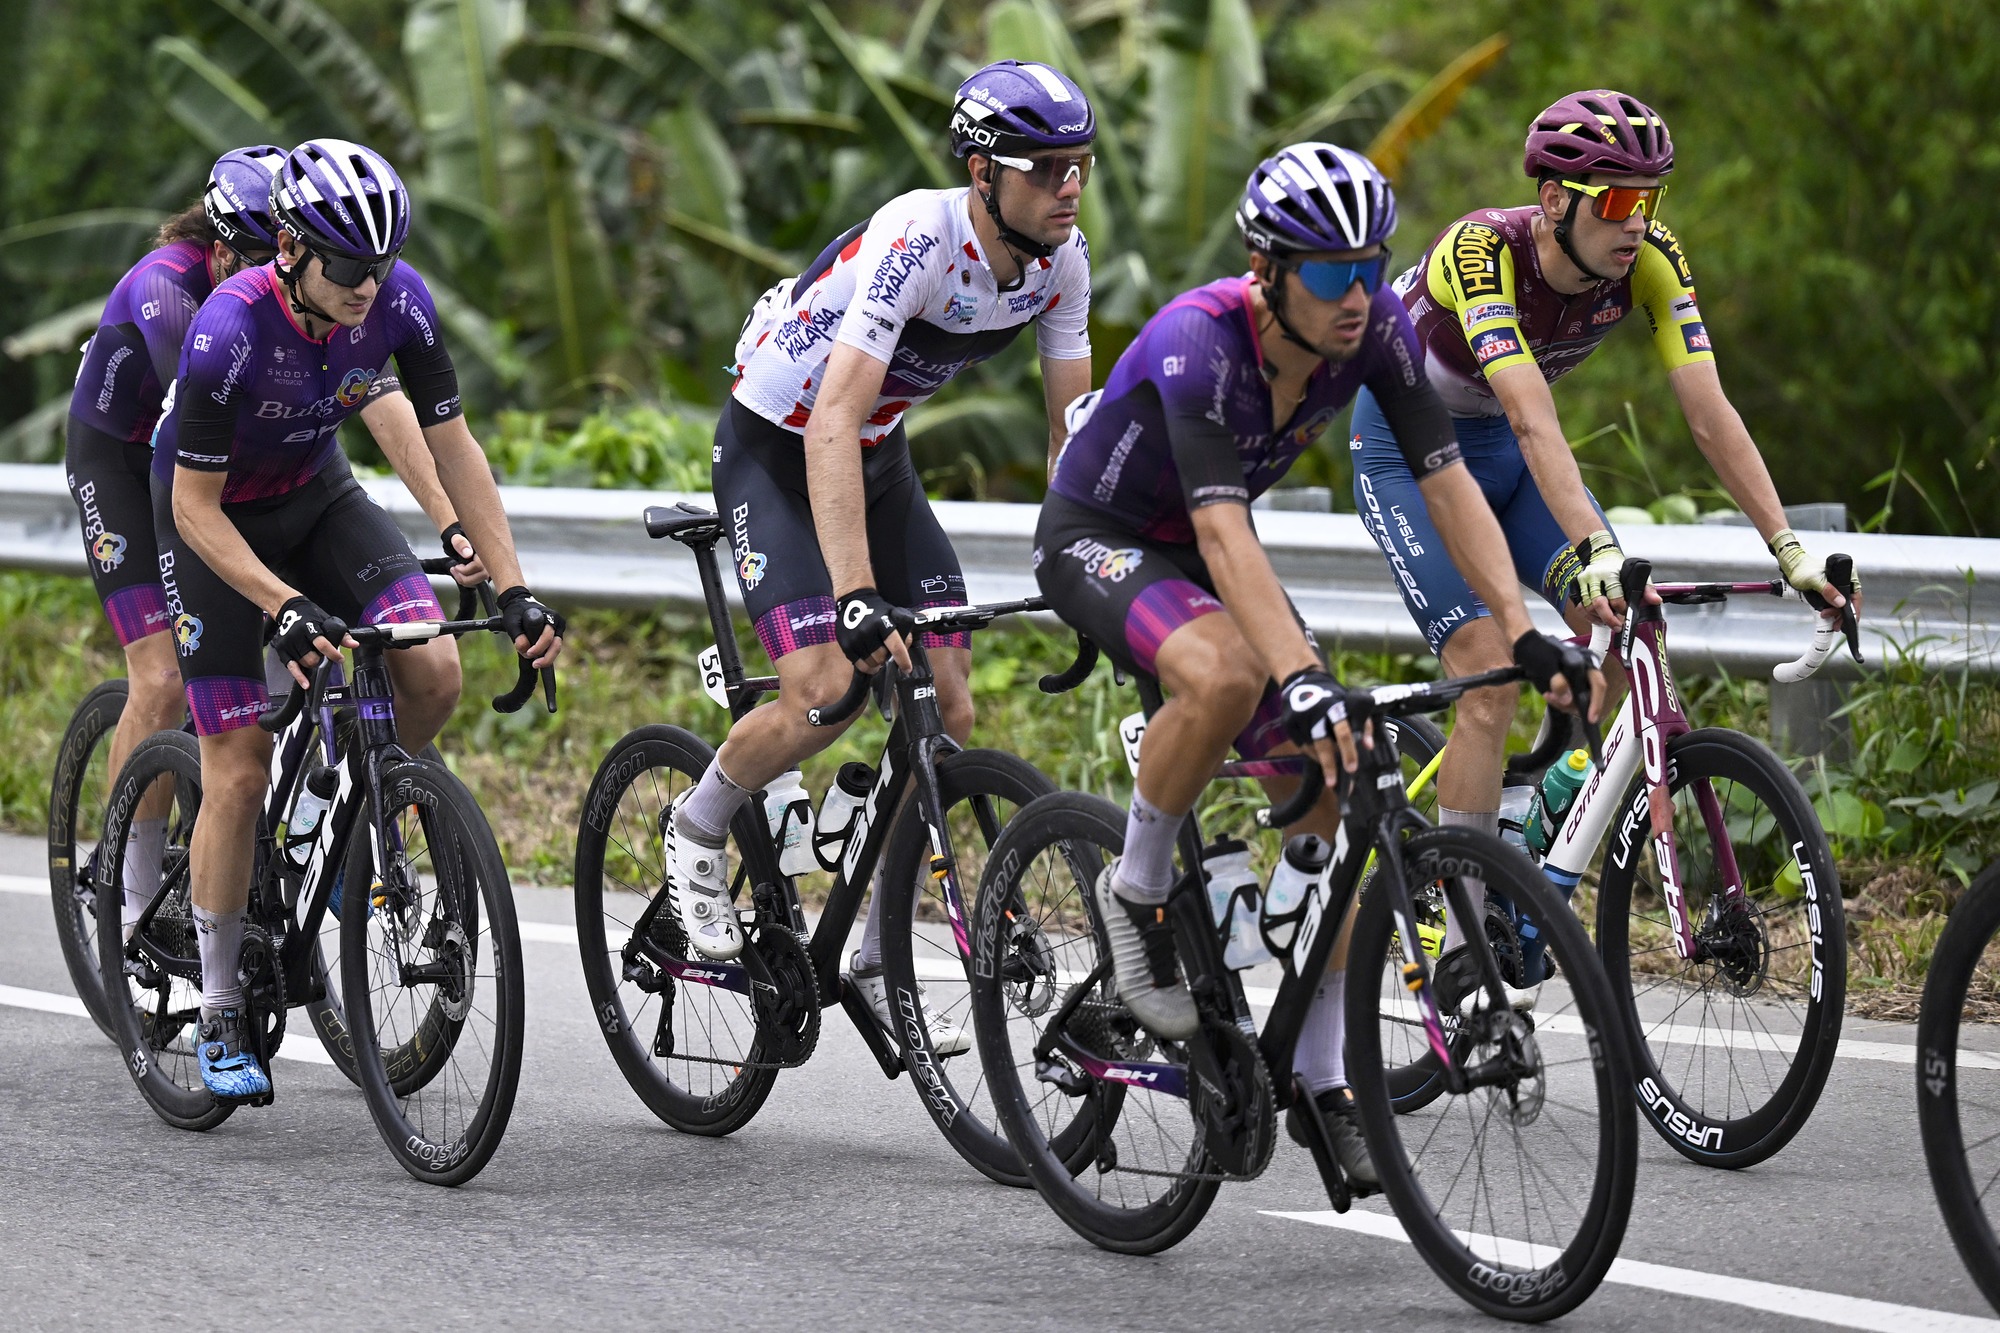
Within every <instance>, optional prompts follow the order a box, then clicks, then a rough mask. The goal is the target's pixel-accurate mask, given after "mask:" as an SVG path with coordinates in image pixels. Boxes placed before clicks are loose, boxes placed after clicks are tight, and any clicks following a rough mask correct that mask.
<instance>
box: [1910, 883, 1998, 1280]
mask: <svg viewBox="0 0 2000 1333" xmlns="http://www.w3.org/2000/svg"><path fill="white" fill-rule="evenodd" d="M1996 936H2000V861H1996V862H1994V863H1993V864H1991V865H1989V866H1987V867H1986V868H1985V869H1984V870H1982V871H1980V872H1979V874H1978V875H1977V876H1975V877H1974V879H1973V881H1972V885H1971V887H1970V888H1968V889H1967V890H1966V891H1965V894H1964V896H1963V897H1961V898H1960V899H1959V900H1958V905H1957V906H1956V907H1954V908H1953V909H1952V912H1951V919H1950V920H1949V921H1947V922H1946V923H1945V928H1944V934H1943V936H1942V937H1940V938H1939V940H1938V943H1937V951H1936V952H1935V953H1934V954H1932V955H1931V967H1930V975H1929V976H1928V977H1927V978H1926V979H1925V981H1924V998H1923V1007H1922V1009H1921V1010H1920V1011H1919V1013H1918V1016H1917V1052H1918V1064H1917V1122H1918V1125H1919V1126H1920V1128H1921V1129H1922V1132H1923V1141H1924V1163H1925V1165H1926V1166H1927V1167H1928V1168H1929V1169H1930V1177H1931V1190H1932V1192H1933V1193H1934V1194H1936V1195H1937V1201H1938V1210H1939V1211H1940V1212H1942V1213H1943V1214H1944V1224H1945V1230H1947V1231H1948V1232H1950V1233H1951V1240H1952V1244H1954V1245H1955V1246H1957V1247H1958V1255H1959V1258H1960V1259H1962V1260H1964V1261H1965V1268H1966V1271H1967V1272H1968V1273H1970V1274H1971V1275H1972V1280H1973V1282H1974V1283H1976V1284H1977V1285H1978V1287H1979V1290H1980V1292H1981V1294H1983V1295H1984V1296H1985V1297H1986V1299H1987V1301H1988V1302H1990V1303H1991V1304H1992V1306H1993V1308H1994V1309H1995V1310H2000V1238H1996V1236H1995V1234H1994V1227H1993V1218H1992V1216H1991V1215H1989V1213H1988V1212H1987V1205H1986V1203H1985V1202H1984V1198H1983V1195H1984V1194H1985V1193H1986V1192H1987V1191H1990V1190H1991V1189H1992V1181H1993V1175H1994V1170H2000V1161H1995V1160H1994V1158H1995V1156H1996V1154H1995V1152H1994V1149H1993V1144H1994V1142H1995V1137H1994V1136H1995V1132H1996V1131H2000V1113H1996V1111H1995V1102H1996V1100H2000V1099H1995V1098H1994V1092H1995V1088H1994V1087H1992V1086H1985V1087H1982V1088H1980V1092H1981V1093H1982V1094H1983V1095H1984V1097H1985V1098H1986V1101H1985V1104H1984V1106H1983V1107H1981V1109H1983V1110H1985V1111H1986V1112H1987V1113H1988V1116H1989V1119H1988V1120H1987V1122H1986V1123H1984V1124H1982V1125H1980V1126H1978V1127H1977V1138H1975V1139H1974V1143H1975V1145H1983V1147H1984V1149H1985V1152H1986V1160H1984V1161H1982V1163H1981V1165H1980V1167H1979V1169H1978V1171H1977V1172H1976V1173H1975V1171H1974V1169H1973V1165H1972V1158H1971V1152H1970V1151H1969V1150H1968V1148H1967V1146H1966V1132H1965V1125H1964V1123H1963V1110H1964V1105H1965V1102H1966V1101H1967V1100H1969V1099H1966V1098H1962V1097H1961V1089H1962V1084H1961V1081H1960V1078H1959V1075H1960V1072H1961V1062H1960V1060H1959V1042H1960V1040H1961V1036H1962V1031H1961V1029H1962V1026H1963V1024H1964V1021H1965V1003H1966V997H1967V994H1968V992H1969V991H1970V989H1971V987H1972V985H1973V983H1974V979H1975V976H1976V975H1977V974H1978V973H1980V972H1982V971H1984V972H1985V973H1987V974H1988V981H1989V983H1990V981H1991V978H1992V975H1993V974H1994V973H1995V972H1996V971H2000V957H1996V958H1995V959H1994V960H1993V961H1988V962H1984V966H1983V967H1982V961H1983V960H1984V959H1985V957H1986V952H1987V950H1988V949H1989V948H1990V947H1991V946H1992V945H1993V942H1994V939H1995V937H1996ZM1987 1068H1989V1069H1990V1068H1991V1066H1990V1065H1989V1066H1987ZM1985 1077H1986V1080H1988V1081H1989V1082H1990V1081H1991V1080H1994V1079H1995V1078H2000V1076H1996V1075H1993V1074H1990V1073H1989V1074H1987V1075H1986V1076H1985ZM1976 1104H1977V1103H1975V1105H1976ZM1989 1168H1992V1169H1989ZM1977 1176H1985V1177H1986V1178H1987V1179H1986V1184H1985V1186H1984V1187H1983V1188H1982V1186H1981V1185H1980V1183H1979V1181H1978V1179H1977V1178H1976V1177H1977Z"/></svg>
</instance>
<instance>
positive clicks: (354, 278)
mask: <svg viewBox="0 0 2000 1333" xmlns="http://www.w3.org/2000/svg"><path fill="white" fill-rule="evenodd" d="M306 253H307V255H308V256H311V255H319V271H320V272H321V273H324V274H325V275H326V280H327V281H328V282H330V283H332V284H333V285H334V286H336V287H359V286H360V285H361V284H362V283H364V282H366V281H368V279H370V278H373V279H375V281H376V282H378V283H379V282H386V281H388V278H389V274H390V273H391V272H393V271H394V270H395V267H396V256H395V255H393V254H388V255H383V256H382V257H381V258H380V259H356V258H354V257H353V256H352V255H322V254H320V253H319V251H317V250H308V251H307V252H306Z"/></svg>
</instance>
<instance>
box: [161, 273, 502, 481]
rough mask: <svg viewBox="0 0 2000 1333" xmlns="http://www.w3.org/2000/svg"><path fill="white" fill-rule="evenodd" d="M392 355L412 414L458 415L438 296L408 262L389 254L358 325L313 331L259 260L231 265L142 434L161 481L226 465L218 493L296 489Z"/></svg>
mask: <svg viewBox="0 0 2000 1333" xmlns="http://www.w3.org/2000/svg"><path fill="white" fill-rule="evenodd" d="M392 356H393V357H395V358H396V362H397V365H398V368H399V369H400V371H401V379H402V384H403V389H404V392H406V393H407V394H408V395H409V397H410V401H411V404H412V406H414V407H415V408H416V411H417V420H418V421H419V422H421V423H422V424H423V425H425V426H434V425H437V424H438V423H439V422H441V421H447V420H450V419H451V418H452V417H455V416H458V415H459V414H460V412H461V411H462V409H461V407H460V404H459V398H458V385H457V378H456V376H455V375H454V374H453V372H452V369H451V359H450V356H449V354H448V353H447V352H446V351H445V347H444V338H443V333H442V331H441V330H440V328H439V324H438V316H437V307H436V306H435V305H434V304H432V301H431V294H430V291H429V289H427V288H426V287H425V286H424V281H423V279H422V278H420V277H418V276H417V272H416V270H415V269H413V268H411V267H410V266H409V265H408V264H404V263H401V262H398V263H397V265H396V267H395V270H394V271H393V272H392V273H390V275H389V278H388V280H387V281H386V282H384V283H383V284H382V287H381V291H380V292H379V293H378V294H377V295H376V297H375V304H374V305H373V306H371V307H369V310H368V317H367V318H366V319H365V320H363V321H362V323H361V324H360V325H359V326H357V327H355V328H352V329H347V328H335V329H334V330H333V332H332V333H331V334H329V335H328V336H327V337H326V338H324V339H321V340H314V339H312V338H308V337H307V336H306V334H305V330H304V329H303V328H301V327H300V324H299V322H298V320H297V319H296V318H295V317H294V316H293V314H292V311H291V306H290V303H289V302H288V301H287V300H286V299H285V291H284V286H283V283H282V282H281V281H280V280H279V278H278V276H277V274H276V271H275V270H274V269H273V268H272V267H271V266H270V265H265V266H264V267H262V268H255V269H250V270H249V271H247V272H244V273H239V274H237V275H236V276H235V277H233V278H231V279H229V280H228V281H227V282H225V283H223V284H222V285H221V286H220V287H217V288H216V289H215V294H214V296H212V297H211V298H210V299H209V301H208V303H207V304H206V305H204V306H202V308H201V310H200V312H199V313H198V314H197V315H196V316H195V319H194V324H193V326H192V327H191V328H190V329H189V332H188V339H187V345H186V347H185V348H184V349H183V351H182V353H181V362H180V375H179V377H178V379H177V381H176V383H175V388H174V390H173V392H172V393H171V394H170V395H169V401H168V403H167V407H166V409H165V412H164V414H163V415H162V416H161V418H160V429H159V432H158V434H157V435H156V436H155V437H154V440H153V475H154V476H155V477H157V478H160V479H162V480H164V481H166V482H167V483H168V484H171V483H172V481H173V470H174V467H175V465H177V464H178V465H179V466H181V467H185V468H189V469H192V470H194V471H197V472H227V473H228V474H229V480H228V481H227V482H226V483H225V484H224V486H223V490H222V502H223V503H224V504H234V503H237V502H239V501H244V500H261V499H268V498H270V497H272V496H278V495H284V494H286V493H287V492H289V491H293V490H296V489H297V488H298V487H300V486H303V485H305V483H306V482H308V481H310V480H312V479H313V477H315V476H317V475H318V474H319V472H320V470H321V469H322V468H324V467H325V466H326V465H327V464H328V463H329V462H331V461H332V460H333V458H334V457H335V455H336V454H338V453H339V451H340V444H339V440H338V438H337V436H336V435H335V432H336V431H337V430H338V429H339V428H340V424H341V423H342V422H343V421H345V420H347V418H348V417H350V416H352V415H353V414H354V413H355V412H357V411H359V410H360V409H361V407H362V405H363V404H364V403H365V402H366V401H367V399H368V396H369V394H368V390H369V387H370V386H371V385H372V384H374V382H375V379H376V377H377V376H379V375H382V374H383V373H384V372H385V370H386V369H387V367H388V364H389V358H390V357H392Z"/></svg>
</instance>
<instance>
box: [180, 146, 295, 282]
mask: <svg viewBox="0 0 2000 1333" xmlns="http://www.w3.org/2000/svg"><path fill="white" fill-rule="evenodd" d="M284 160H285V150H284V149H282V148H279V147H278V146H277V145H275V144H258V145H256V146H255V147H251V148H232V149H230V150H229V151H228V152H226V153H224V154H223V155H222V156H221V157H218V158H217V159H215V165H214V166H213V167H211V168H209V172H208V188H207V189H206V190H203V191H202V195H201V206H202V211H203V212H205V213H207V214H208V223H209V225H210V226H212V227H214V228H215V232H216V235H218V236H220V237H221V238H222V243H223V244H224V245H226V246H228V247H229V248H230V249H231V250H234V251H235V252H236V253H237V254H238V255H240V256H242V257H243V258H244V259H247V260H252V261H255V262H262V260H263V259H268V258H269V257H270V254H271V252H272V251H274V250H276V249H277V248H278V224H277V223H275V222H273V221H272V220H271V178H272V177H273V176H274V175H276V174H277V171H278V164H279V163H281V162H283V161H284ZM246 250H252V251H258V252H260V254H245V253H244V252H245V251H246Z"/></svg>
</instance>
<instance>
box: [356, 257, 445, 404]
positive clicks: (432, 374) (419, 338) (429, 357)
mask: <svg viewBox="0 0 2000 1333" xmlns="http://www.w3.org/2000/svg"><path fill="white" fill-rule="evenodd" d="M377 299H378V300H384V301H387V302H388V303H389V314H390V317H391V321H392V329H393V330H394V336H395V338H396V345H395V353H396V369H397V370H398V371H399V372H400V376H401V379H402V389H403V392H404V393H405V394H407V395H408V396H409V399H410V404H411V406H413V407H414V408H416V410H417V420H418V421H419V422H421V423H422V424H423V425H426V426H435V425H437V424H438V423H439V422H442V421H449V420H451V419H452V418H453V417H456V416H462V415H464V413H465V407H464V404H463V403H461V402H460V401H459V393H458V371H457V370H456V369H455V368H454V367H453V366H452V363H451V353H450V352H449V351H447V350H446V348H445V345H444V326H443V324H442V323H441V322H440V321H439V319H438V313H437V303H436V302H435V301H433V300H432V299H431V292H430V288H429V287H427V286H425V285H424V280H423V279H422V278H420V277H418V276H417V271H416V270H415V269H413V268H411V267H410V266H409V265H408V264H405V263H403V262H401V261H400V260H399V261H397V264H396V269H395V272H393V273H391V274H390V275H389V282H388V285H387V287H385V288H384V290H383V292H382V295H381V296H380V297H378V298H377Z"/></svg>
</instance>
